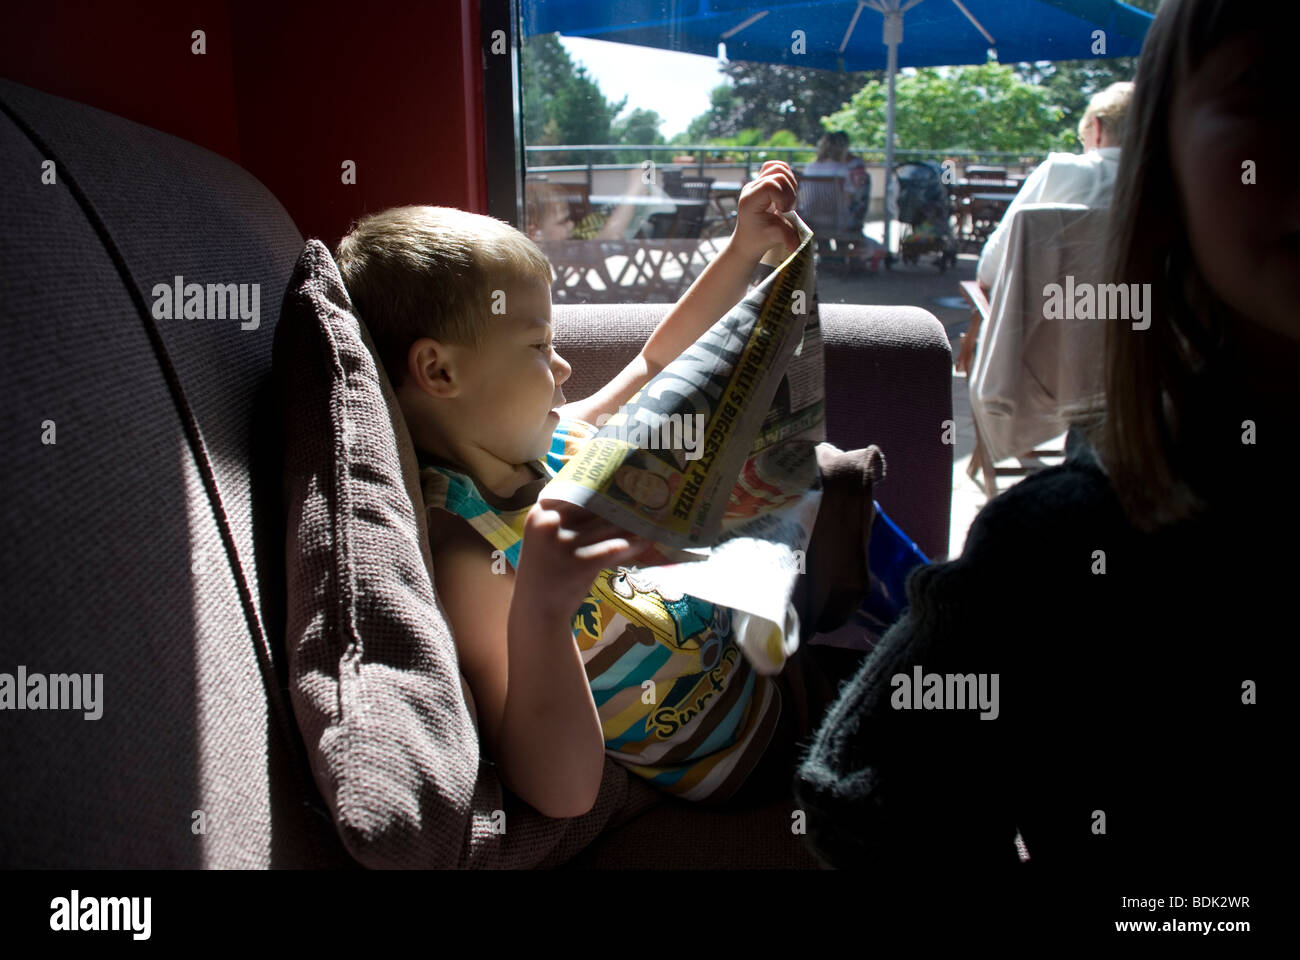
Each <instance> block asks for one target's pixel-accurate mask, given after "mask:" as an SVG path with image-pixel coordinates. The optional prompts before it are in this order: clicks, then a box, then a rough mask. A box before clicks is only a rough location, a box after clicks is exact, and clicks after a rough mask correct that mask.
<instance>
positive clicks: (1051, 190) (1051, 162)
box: [975, 147, 1119, 290]
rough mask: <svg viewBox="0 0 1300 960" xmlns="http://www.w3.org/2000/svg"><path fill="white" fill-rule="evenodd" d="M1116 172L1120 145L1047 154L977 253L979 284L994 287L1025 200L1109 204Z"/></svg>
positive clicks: (1087, 205) (1032, 201) (1087, 204)
mask: <svg viewBox="0 0 1300 960" xmlns="http://www.w3.org/2000/svg"><path fill="white" fill-rule="evenodd" d="M1118 172H1119V147H1099V148H1098V149H1096V150H1089V151H1088V152H1087V153H1084V154H1078V153H1052V154H1048V156H1047V159H1046V160H1044V161H1043V162H1042V163H1041V164H1040V165H1039V166H1038V168H1037V169H1036V170H1035V171H1034V172H1033V173H1031V174H1030V175H1029V177H1028V179H1026V180H1025V183H1024V185H1023V186H1022V187H1021V188H1020V192H1019V193H1017V194H1016V198H1015V199H1014V200H1012V201H1011V205H1010V206H1009V207H1007V212H1006V213H1005V214H1003V216H1002V220H1001V222H1000V223H999V224H998V226H997V229H996V230H994V231H993V233H992V235H990V236H989V239H988V242H986V243H985V244H984V251H983V252H982V253H981V254H980V260H979V265H978V266H977V267H976V268H975V276H976V278H977V279H978V280H979V282H980V286H982V287H984V288H985V289H986V290H992V289H993V282H994V281H995V280H997V278H998V271H999V270H1001V269H1002V260H1003V258H1004V257H1005V256H1006V244H1007V233H1008V230H1007V225H1008V224H1009V223H1010V222H1011V217H1012V216H1013V215H1014V214H1015V212H1016V211H1017V210H1018V209H1020V206H1021V205H1022V204H1026V203H1082V204H1083V205H1084V206H1086V207H1109V206H1110V198H1111V195H1112V194H1113V193H1114V190H1115V174H1116V173H1118Z"/></svg>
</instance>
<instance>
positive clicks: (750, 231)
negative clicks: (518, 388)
mask: <svg viewBox="0 0 1300 960" xmlns="http://www.w3.org/2000/svg"><path fill="white" fill-rule="evenodd" d="M797 198H798V184H797V182H796V181H795V177H794V172H793V171H792V170H791V169H790V167H789V166H788V165H787V164H785V163H782V162H780V161H779V160H769V161H768V162H767V163H765V164H763V168H762V170H760V171H759V175H758V177H757V178H756V179H754V180H753V181H751V182H750V183H747V184H745V188H744V189H743V190H742V191H741V193H740V200H739V201H738V202H737V205H736V206H737V215H736V229H735V231H734V233H733V234H732V237H731V241H730V242H729V243H728V244H727V246H726V248H725V249H724V250H723V251H722V252H721V253H720V254H718V255H717V256H716V257H714V258H713V260H711V261H710V262H709V265H708V266H707V267H705V268H704V272H703V273H701V274H700V275H699V276H698V277H696V278H695V282H694V283H692V284H691V287H690V289H689V290H687V291H686V293H685V294H683V295H682V298H681V299H680V300H678V301H677V303H676V305H675V306H674V307H673V308H672V309H671V310H670V311H668V315H667V316H666V317H664V319H663V321H662V322H661V323H660V324H659V326H657V327H656V328H655V330H654V332H653V333H652V334H650V338H649V339H648V340H646V342H645V346H644V347H642V348H641V352H640V353H639V354H637V356H636V357H635V358H634V359H633V360H632V362H631V363H629V364H628V365H627V366H626V367H624V368H623V369H622V370H621V371H620V372H619V374H618V375H617V376H615V377H614V379H613V380H611V381H610V382H609V383H607V384H606V385H605V386H604V387H602V388H601V389H600V390H598V391H597V392H596V393H594V394H592V395H591V396H590V397H587V398H585V399H583V400H578V401H575V402H573V403H569V404H565V406H564V407H563V408H562V412H563V413H564V414H565V415H566V416H571V417H577V418H579V419H581V420H586V421H587V422H588V423H592V424H595V423H596V422H597V420H598V418H599V417H600V416H601V414H605V415H607V416H612V415H613V414H615V413H616V412H618V409H619V407H621V406H623V404H625V403H627V401H628V400H629V399H631V397H632V395H633V394H635V393H636V392H637V391H638V390H640V389H641V388H642V387H644V386H645V385H646V384H647V383H649V382H650V380H651V379H652V378H653V377H654V376H655V374H657V373H658V372H659V371H660V370H662V369H663V368H664V367H666V366H667V365H668V364H669V363H671V362H672V361H673V360H675V359H677V357H678V356H679V355H680V354H681V352H682V351H683V350H685V349H686V348H687V347H689V346H690V345H691V344H692V343H694V342H695V341H696V340H698V339H699V338H700V335H701V334H703V333H704V331H706V330H708V329H709V328H710V327H711V326H713V325H714V324H715V323H717V322H718V321H719V320H720V319H721V318H722V317H723V316H724V315H725V314H726V312H727V311H728V310H730V309H731V308H732V307H734V306H735V305H736V304H737V303H739V302H740V300H741V298H742V297H744V295H745V292H746V290H747V288H748V286H749V278H750V276H752V275H753V272H754V267H755V266H756V265H757V263H758V261H759V260H760V259H762V257H763V254H765V253H766V252H767V251H768V250H770V249H772V248H773V247H775V246H778V245H781V244H784V245H785V248H786V249H787V250H789V251H794V250H795V249H797V248H798V243H799V234H798V232H797V231H796V230H795V228H794V227H793V226H792V225H791V223H790V221H789V220H787V219H786V218H785V217H784V216H782V213H783V212H784V211H787V210H793V209H794V206H795V202H796V199H797Z"/></svg>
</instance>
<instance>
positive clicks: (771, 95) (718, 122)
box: [706, 60, 883, 143]
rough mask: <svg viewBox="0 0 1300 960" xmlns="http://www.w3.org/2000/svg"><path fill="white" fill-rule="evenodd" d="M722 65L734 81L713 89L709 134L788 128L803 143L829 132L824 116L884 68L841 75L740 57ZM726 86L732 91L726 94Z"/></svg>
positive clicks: (770, 132)
mask: <svg viewBox="0 0 1300 960" xmlns="http://www.w3.org/2000/svg"><path fill="white" fill-rule="evenodd" d="M722 69H723V72H724V73H725V74H726V75H727V77H728V79H729V80H730V81H731V83H730V85H726V86H724V87H722V88H718V87H715V88H714V90H713V94H712V96H711V99H712V102H713V106H712V108H711V109H710V111H709V118H710V122H709V126H708V129H707V130H706V133H707V135H709V136H711V137H734V136H736V135H737V134H738V133H739V132H740V131H741V130H745V129H755V130H759V131H760V132H761V135H762V137H763V138H764V139H766V138H767V137H770V136H772V135H773V134H774V133H776V132H777V131H778V130H786V131H789V132H790V133H791V134H793V135H794V137H795V140H796V142H799V143H816V142H817V141H818V140H819V139H820V138H821V135H822V133H824V132H825V131H824V130H823V129H822V126H821V122H820V121H821V118H822V117H823V116H824V115H826V114H827V113H830V112H831V111H833V110H838V109H839V108H841V107H842V106H844V104H845V103H846V102H847V101H848V100H849V98H850V97H852V96H853V94H854V93H855V92H856V91H857V90H859V89H861V88H862V86H863V85H864V84H865V83H867V82H868V81H870V80H873V79H879V78H881V77H882V76H883V73H882V72H881V71H879V70H875V71H860V72H854V73H837V72H835V71H831V70H813V69H811V68H809V67H791V66H786V65H785V64H781V63H746V62H742V61H739V60H732V61H729V62H727V63H726V64H725V65H724V66H723V68H722ZM720 89H725V90H727V91H729V94H728V95H725V96H724V95H723V94H721V93H720V92H719V90H720Z"/></svg>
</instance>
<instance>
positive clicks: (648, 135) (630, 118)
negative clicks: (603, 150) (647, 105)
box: [610, 107, 666, 163]
mask: <svg viewBox="0 0 1300 960" xmlns="http://www.w3.org/2000/svg"><path fill="white" fill-rule="evenodd" d="M663 122H664V121H663V118H662V117H661V116H659V114H657V113H656V112H655V111H653V110H643V109H641V108H640V107H637V108H636V109H635V110H633V111H632V112H631V113H630V114H628V115H627V116H626V117H622V118H620V119H618V120H615V121H614V122H613V124H611V125H610V137H611V140H610V142H611V143H655V144H657V143H664V142H665V141H664V135H663V134H662V133H660V132H659V128H660V127H661V126H663ZM615 156H616V159H615V161H614V162H615V163H640V162H641V161H642V160H647V159H650V160H654V161H656V162H658V163H662V162H664V161H665V159H666V157H665V155H664V154H661V153H657V152H647V151H643V150H619V151H617V152H616V154H615Z"/></svg>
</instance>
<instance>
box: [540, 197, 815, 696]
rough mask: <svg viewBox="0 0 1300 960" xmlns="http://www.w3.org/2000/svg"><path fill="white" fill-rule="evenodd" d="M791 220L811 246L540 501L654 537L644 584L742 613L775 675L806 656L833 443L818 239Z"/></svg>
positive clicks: (740, 633)
mask: <svg viewBox="0 0 1300 960" xmlns="http://www.w3.org/2000/svg"><path fill="white" fill-rule="evenodd" d="M785 216H786V217H787V219H789V221H790V222H791V224H793V225H794V227H795V229H796V230H797V231H798V233H799V240H800V242H799V247H798V249H796V250H795V251H794V252H793V253H791V254H789V255H788V256H786V257H785V259H784V260H783V261H781V262H780V263H779V265H778V266H777V267H776V269H775V270H774V271H773V272H772V273H771V274H770V275H769V276H768V277H767V278H766V279H765V280H764V281H763V282H762V283H760V284H759V285H758V286H756V287H755V288H754V289H752V290H751V291H749V293H748V294H746V296H745V297H744V299H743V300H741V301H740V302H739V303H738V304H736V306H735V307H733V308H732V309H731V310H730V312H728V313H727V315H726V316H725V317H723V318H722V319H721V320H719V321H718V322H717V323H715V324H714V325H713V326H712V327H711V328H709V330H707V331H706V332H705V333H704V334H703V335H702V336H701V337H700V338H699V339H698V340H696V341H695V343H694V344H692V345H691V346H690V347H689V348H687V349H686V350H685V351H683V352H682V354H681V355H680V356H679V357H678V358H677V359H676V360H674V361H673V362H672V363H670V364H668V365H667V366H666V367H665V368H664V369H663V370H662V371H660V372H659V374H658V375H657V376H655V377H654V378H653V379H652V380H650V382H649V383H647V384H646V385H645V387H643V388H642V389H641V390H640V392H638V393H637V394H635V395H634V396H633V397H632V398H631V399H630V400H629V401H628V402H627V403H626V404H624V405H623V407H621V408H620V409H619V411H618V413H617V414H615V415H614V416H613V417H611V418H610V419H609V420H607V421H606V422H605V423H603V424H601V425H599V426H600V429H599V431H598V432H597V433H596V434H595V436H593V437H592V438H591V439H589V440H588V441H587V442H586V443H585V444H584V445H583V446H582V448H581V449H580V450H579V451H578V452H577V453H576V454H575V455H574V456H573V458H572V459H571V460H570V461H569V462H568V463H566V464H565V465H564V467H563V469H562V470H560V472H559V473H558V474H557V475H556V476H555V477H554V478H553V479H552V480H551V481H550V483H548V484H547V486H546V487H545V489H544V490H543V491H542V492H541V495H540V496H541V498H548V497H549V498H554V499H557V500H565V501H568V502H571V503H575V504H578V505H579V506H582V507H584V508H586V509H588V510H590V511H592V512H593V513H595V514H598V515H599V516H601V517H604V518H605V519H607V520H610V521H611V522H613V523H616V524H618V525H619V526H621V527H622V528H624V529H625V530H627V531H629V532H631V533H634V534H637V535H639V536H643V537H645V538H647V539H649V540H651V541H653V542H654V543H655V544H656V549H655V555H652V556H650V557H649V559H646V558H644V557H643V558H641V560H640V563H641V564H642V565H641V566H639V567H638V568H637V569H638V573H639V574H640V576H641V579H642V580H646V579H649V580H651V581H652V582H653V584H654V585H655V587H656V588H657V589H658V591H659V593H660V594H661V595H662V596H664V597H666V598H667V597H676V596H680V595H682V594H690V595H692V596H695V597H699V598H700V599H702V600H707V601H709V602H711V603H717V604H721V605H723V606H726V607H729V608H731V609H732V610H734V611H735V613H736V616H735V618H734V620H733V628H734V636H735V639H736V642H737V645H738V646H739V647H740V649H741V650H742V651H743V653H744V654H745V656H746V657H747V658H748V660H749V661H750V663H751V664H753V666H754V668H755V669H756V670H757V671H758V672H760V673H764V674H773V673H778V672H780V670H781V668H782V667H783V666H784V663H785V660H786V658H787V657H788V656H789V655H790V654H791V653H793V652H794V651H795V650H796V649H797V648H798V643H799V623H798V615H797V613H796V612H795V609H794V606H793V604H792V603H791V597H792V594H793V591H794V586H795V582H796V579H797V577H798V575H799V574H800V572H801V571H802V570H803V567H804V555H805V552H806V551H807V548H808V541H809V539H810V538H811V535H812V528H813V524H814V522H815V520H816V518H817V509H818V506H819V505H820V501H821V495H822V491H821V474H820V472H819V471H818V469H817V458H816V451H815V448H816V444H817V443H818V442H819V441H822V440H825V439H826V430H825V379H824V367H823V349H822V337H821V325H820V323H819V321H818V316H817V289H816V278H815V275H814V270H813V249H814V248H813V241H812V236H813V235H812V231H811V230H810V229H809V228H808V226H807V225H806V224H805V223H804V222H803V221H802V220H801V219H800V218H799V216H798V215H797V214H796V213H794V212H793V211H791V212H789V213H787V214H785ZM764 262H766V263H769V264H770V263H774V262H776V261H775V259H768V258H765V260H764ZM646 564H649V565H650V566H646Z"/></svg>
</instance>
